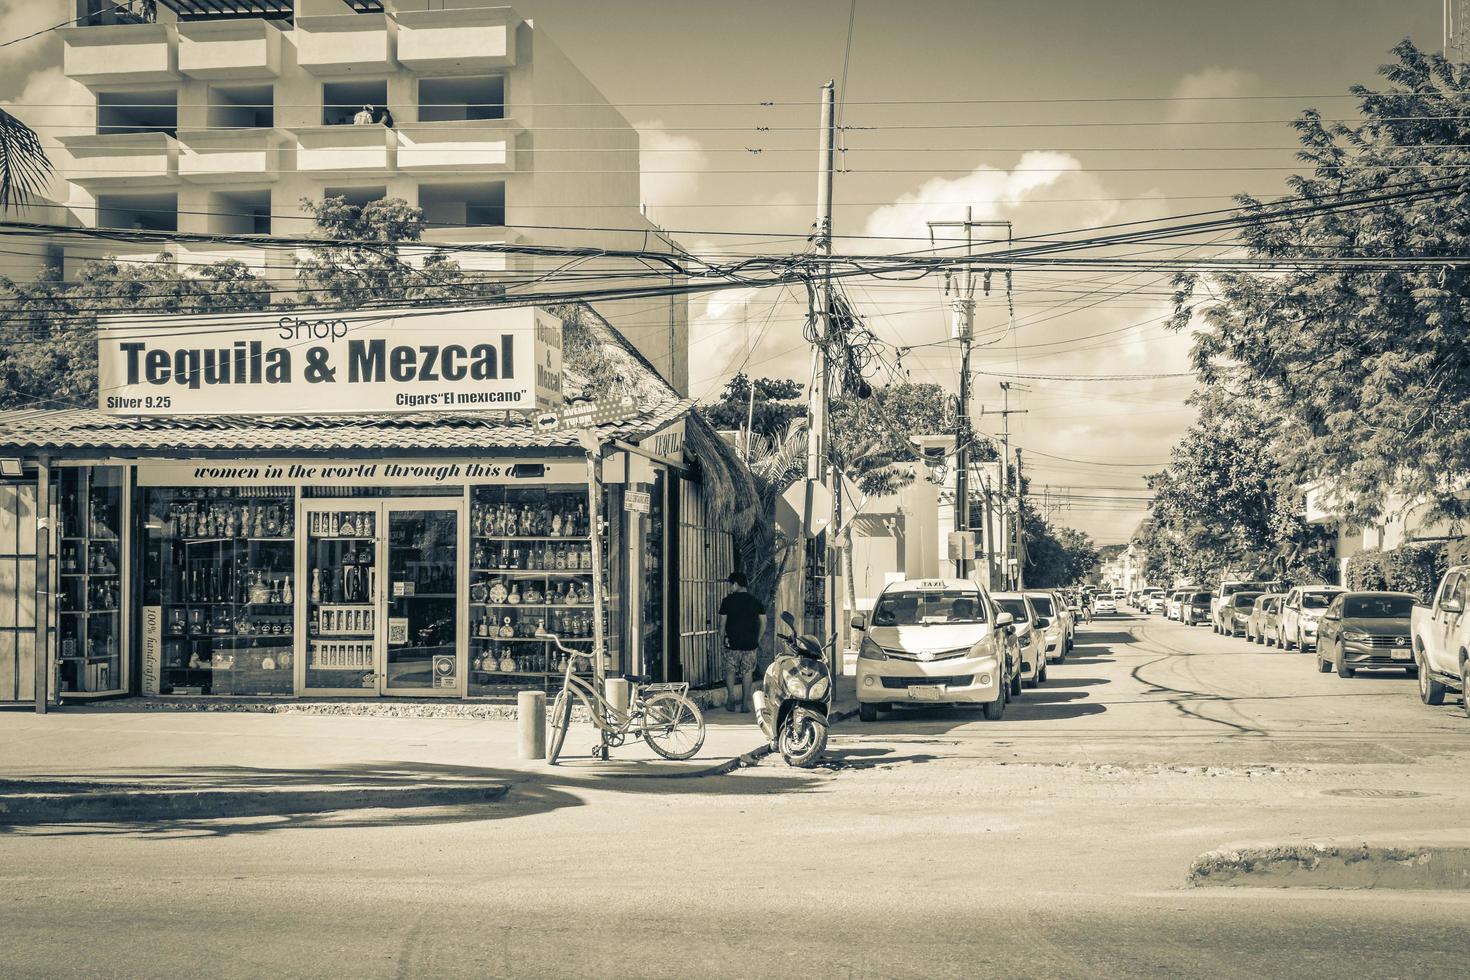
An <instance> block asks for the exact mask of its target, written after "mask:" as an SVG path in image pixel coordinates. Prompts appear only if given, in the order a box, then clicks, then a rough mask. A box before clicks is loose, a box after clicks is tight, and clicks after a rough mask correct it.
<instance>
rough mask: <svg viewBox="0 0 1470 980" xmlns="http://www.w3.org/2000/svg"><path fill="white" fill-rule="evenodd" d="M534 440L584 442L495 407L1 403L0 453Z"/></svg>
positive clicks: (610, 435)
mask: <svg viewBox="0 0 1470 980" xmlns="http://www.w3.org/2000/svg"><path fill="white" fill-rule="evenodd" d="M692 405H693V403H692V402H690V401H687V400H682V399H672V398H671V399H668V400H667V401H664V402H662V403H661V404H656V405H652V406H648V407H645V408H644V409H643V410H641V411H639V412H638V413H636V414H635V415H632V416H630V417H628V418H624V419H620V420H618V421H615V422H609V423H606V424H603V425H598V426H596V427H595V428H596V430H597V432H598V433H599V435H600V436H601V437H602V439H603V440H604V441H607V442H612V441H614V440H632V441H637V440H639V439H643V438H646V437H647V436H649V435H651V434H653V433H654V432H657V431H658V430H659V429H661V428H663V427H665V426H667V425H668V424H669V423H671V422H673V421H675V420H676V419H679V418H681V417H683V416H684V415H686V414H687V413H688V412H689V411H690V410H691V408H692ZM535 449H541V450H548V451H554V452H580V451H581V450H580V448H579V444H578V441H577V433H576V431H575V430H565V431H559V432H544V431H542V430H540V429H538V428H537V427H536V426H535V425H534V424H533V423H531V422H530V421H527V420H525V419H522V418H519V417H512V418H506V417H504V416H502V415H492V414H490V413H483V414H471V413H457V414H450V413H437V414H436V413H405V414H398V415H326V416H270V417H246V416H237V415H223V416H219V415H211V416H203V415H192V416H174V417H171V418H159V417H153V418H130V417H124V416H116V415H108V414H106V413H104V412H101V411H98V410H96V409H84V408H78V409H60V410H38V411H12V412H0V455H12V456H13V455H20V456H31V455H36V454H40V453H47V454H50V455H52V456H53V457H56V458H61V459H64V458H66V457H68V456H70V457H76V458H100V457H109V458H112V457H117V458H135V457H136V458H145V457H146V458H153V459H178V458H183V457H196V456H204V457H215V458H228V457H239V456H256V457H259V456H308V455H310V456H322V455H338V456H343V455H346V456H352V455H370V456H381V455H383V454H392V455H399V456H456V457H462V456H473V455H479V454H483V455H497V454H503V453H505V452H509V451H516V452H525V451H526V450H535Z"/></svg>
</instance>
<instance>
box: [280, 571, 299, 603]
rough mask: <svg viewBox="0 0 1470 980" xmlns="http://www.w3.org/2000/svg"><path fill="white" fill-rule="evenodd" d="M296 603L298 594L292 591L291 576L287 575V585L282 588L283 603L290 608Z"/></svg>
mask: <svg viewBox="0 0 1470 980" xmlns="http://www.w3.org/2000/svg"><path fill="white" fill-rule="evenodd" d="M295 601H296V593H294V592H292V591H291V576H289V575H287V576H286V584H285V585H284V586H282V588H281V603H282V604H283V605H287V606H289V605H291V604H292V603H293V602H295Z"/></svg>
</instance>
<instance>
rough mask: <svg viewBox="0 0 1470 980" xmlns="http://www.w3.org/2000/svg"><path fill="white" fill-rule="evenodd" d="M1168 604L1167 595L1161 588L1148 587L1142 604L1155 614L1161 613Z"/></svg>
mask: <svg viewBox="0 0 1470 980" xmlns="http://www.w3.org/2000/svg"><path fill="white" fill-rule="evenodd" d="M1168 604H1169V597H1168V596H1167V595H1165V594H1164V590H1163V589H1149V590H1148V593H1147V595H1146V597H1145V599H1144V606H1145V607H1146V608H1147V610H1148V611H1149V612H1151V613H1153V614H1154V615H1155V616H1158V615H1160V614H1162V613H1163V611H1164V607H1165V606H1167V605H1168Z"/></svg>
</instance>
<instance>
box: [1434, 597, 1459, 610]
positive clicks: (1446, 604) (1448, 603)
mask: <svg viewBox="0 0 1470 980" xmlns="http://www.w3.org/2000/svg"><path fill="white" fill-rule="evenodd" d="M1439 608H1441V609H1443V610H1444V611H1445V612H1447V613H1462V612H1464V611H1465V603H1464V602H1462V601H1461V600H1460V597H1459V596H1450V597H1449V598H1448V599H1445V600H1444V601H1443V602H1441V603H1440V604H1439Z"/></svg>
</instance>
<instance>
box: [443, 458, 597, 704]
mask: <svg viewBox="0 0 1470 980" xmlns="http://www.w3.org/2000/svg"><path fill="white" fill-rule="evenodd" d="M593 547H594V542H593V538H592V536H591V534H590V528H589V526H588V513H587V491H586V490H585V489H583V488H575V489H573V488H563V487H546V488H541V487H517V488H506V487H482V488H477V489H476V490H475V491H474V492H473V497H472V505H471V508H470V594H469V634H470V659H469V671H470V674H469V692H470V693H471V694H492V693H499V692H503V691H505V690H510V689H524V688H526V687H527V686H545V687H547V689H550V688H551V687H552V686H554V684H555V682H556V678H558V677H560V675H561V673H562V672H563V671H565V669H566V658H565V657H564V656H563V655H561V654H559V653H558V652H557V650H556V648H555V647H554V646H552V644H551V641H550V640H548V639H546V638H545V636H544V634H545V633H554V634H556V635H557V636H558V637H560V639H561V641H562V643H564V644H565V645H566V646H568V647H571V648H573V649H581V650H588V651H589V652H590V651H591V649H592V636H593V624H594V620H593V611H592V548H593ZM603 548H604V551H603V557H604V563H603V567H604V568H606V567H607V565H606V560H605V559H606V556H607V551H606V543H605V542H604V543H603ZM605 584H606V578H604V587H605ZM609 621H610V613H609V611H608V610H607V609H604V613H603V627H604V629H605V630H606V628H607V626H608V623H609ZM580 666H581V667H582V668H583V669H584V672H590V670H591V668H590V665H589V664H588V662H587V661H581V662H580Z"/></svg>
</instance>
